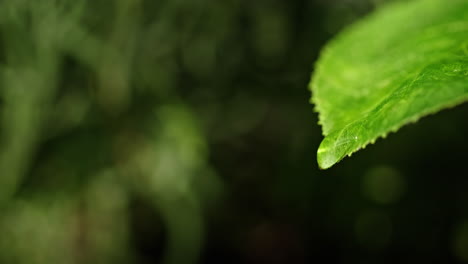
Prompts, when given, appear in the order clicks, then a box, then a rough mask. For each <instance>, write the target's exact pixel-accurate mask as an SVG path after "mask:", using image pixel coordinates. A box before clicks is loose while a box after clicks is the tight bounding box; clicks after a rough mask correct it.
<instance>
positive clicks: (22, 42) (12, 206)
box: [0, 0, 468, 264]
mask: <svg viewBox="0 0 468 264" xmlns="http://www.w3.org/2000/svg"><path fill="white" fill-rule="evenodd" d="M12 2H14V1H12ZM77 2H79V1H77ZM384 2H385V1H371V0H329V1H326V0H308V1H307V0H290V1H275V0H255V1H247V0H245V1H242V0H223V1H217V0H198V1H196V0H185V1H182V0H165V1H163V0H161V1H149V0H140V1H137V0H118V1H105V0H97V1H84V3H85V5H84V8H83V9H81V11H79V12H78V13H79V14H80V15H79V16H78V19H77V21H78V22H76V23H77V25H78V27H79V28H80V29H82V30H84V31H85V32H88V34H89V36H91V37H82V36H81V35H79V34H78V33H76V32H78V31H73V30H70V31H65V32H66V33H65V34H64V35H65V40H60V41H56V42H54V41H53V40H50V41H49V39H53V37H51V36H54V34H56V33H57V32H59V30H60V28H61V25H65V24H66V23H65V22H64V21H68V20H67V19H68V18H70V17H72V16H73V15H72V14H73V12H72V11H70V10H74V9H73V8H74V7H73V1H66V0H62V1H51V0H50V1H49V0H42V1H17V2H15V3H10V4H2V6H1V8H0V13H1V14H2V19H0V24H1V28H0V51H1V52H0V63H1V65H2V67H0V72H1V73H2V74H1V76H2V77H1V78H0V80H1V81H2V84H1V86H0V92H1V95H0V96H1V98H0V99H1V100H0V113H1V128H2V130H1V131H2V133H0V136H1V137H0V142H1V143H2V145H3V148H2V147H1V146H2V145H0V177H1V179H2V180H0V192H1V193H2V196H1V206H0V230H1V231H0V234H1V235H0V263H28V264H31V263H32V264H34V263H38V264H40V263H233V264H234V263H463V262H468V208H467V204H468V192H467V189H468V179H467V175H468V169H467V168H466V162H467V154H466V151H467V147H468V144H467V141H466V135H468V126H467V122H466V121H467V117H468V115H467V113H468V108H467V107H468V106H467V105H466V104H465V105H462V106H458V107H456V108H453V109H449V110H445V111H442V112H440V113H438V114H436V115H433V116H430V117H426V118H423V119H422V120H420V121H419V122H418V123H416V124H410V125H407V126H405V127H403V128H402V129H401V130H400V131H398V132H397V133H394V134H391V135H389V137H388V138H386V139H384V140H382V139H380V140H378V141H377V143H376V144H375V145H371V146H368V147H367V148H366V149H365V150H362V151H359V152H358V153H356V154H354V155H353V156H352V157H351V158H345V159H344V160H343V161H342V162H340V163H339V164H337V165H335V166H334V167H332V168H331V169H329V170H325V171H320V170H319V169H318V166H317V164H316V150H317V148H318V145H319V144H320V141H321V140H322V135H321V129H320V126H319V125H318V124H317V121H318V120H317V114H316V113H314V111H313V106H312V105H311V104H310V103H309V98H310V92H309V90H308V88H307V87H308V83H309V81H310V76H311V73H312V72H313V70H314V67H313V65H314V63H315V61H316V60H317V58H318V56H319V53H320V50H321V49H322V48H323V46H324V44H325V43H326V42H327V41H328V40H329V39H330V38H332V37H333V36H334V35H335V34H337V33H338V32H339V31H340V30H341V29H342V28H343V27H345V26H347V25H348V24H350V23H352V22H353V21H355V20H356V19H359V18H360V17H362V16H364V15H366V14H367V13H369V12H371V11H372V10H374V9H376V8H380V7H381V6H382V5H383V4H384ZM70 3H72V4H70ZM37 10H42V11H40V12H39V11H37ZM2 12H3V13H2ZM35 12H37V13H38V15H37V14H36V15H35ZM41 12H42V13H41ZM54 15H56V17H57V18H56V20H53V18H54ZM50 17H52V18H51V19H52V20H51V21H52V22H51V24H47V21H49V20H48V19H49V18H50ZM43 21H45V22H44V23H42V22H43ZM42 24H44V25H42ZM41 27H43V28H41ZM50 32H52V33H50ZM91 40H92V41H91ZM42 41H44V43H46V44H45V45H46V46H47V47H51V48H50V50H49V49H48V48H47V47H46V48H43V47H42V46H41V45H42V44H41V43H42ZM93 41H94V42H93ZM51 43H56V44H54V45H52V44H51ZM96 43H102V44H100V45H101V46H99V45H98V44H96ZM365 43H366V40H365V39H364V40H363V45H365ZM98 46H99V47H98ZM55 51H57V54H58V55H56V56H55V57H53V56H52V55H50V54H53V52H55ZM49 58H52V59H50V61H49ZM48 67H50V69H55V71H52V73H50V72H49V71H47V70H44V69H49V68H48ZM376 70H378V69H376ZM11 72H14V73H18V74H17V75H14V74H13V75H9V74H11ZM30 73H33V75H31V76H36V75H34V74H37V76H39V77H31V79H28V78H29V77H28V76H30V75H28V74H30ZM11 76H13V77H11ZM44 76H45V77H44ZM9 78H10V79H9ZM34 78H36V79H34ZM41 81H42V82H41ZM52 86H53V87H55V88H54V89H49V88H47V87H52ZM41 89H43V90H41ZM12 90H13V91H15V92H13V93H12V92H11V91H12ZM18 91H24V92H18ZM12 94H14V96H12ZM343 111H346V109H343Z"/></svg>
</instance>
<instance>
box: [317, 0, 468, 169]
mask: <svg viewBox="0 0 468 264" xmlns="http://www.w3.org/2000/svg"><path fill="white" fill-rule="evenodd" d="M310 89H311V91H312V100H311V101H312V102H313V103H314V104H315V109H316V110H317V111H318V112H319V123H320V124H321V125H322V130H323V134H324V136H325V138H324V140H323V141H322V143H321V144H320V147H319V149H318V152H317V161H318V164H319V166H320V168H322V169H327V168H329V167H331V166H333V165H334V164H335V163H337V162H338V161H340V160H341V159H342V158H344V157H345V156H346V155H351V154H352V153H353V152H356V151H357V150H359V149H361V148H363V147H365V146H366V145H367V144H369V143H373V142H374V141H375V140H376V139H377V138H379V137H385V136H386V135H387V133H389V132H394V131H396V130H398V129H399V128H400V127H401V126H403V125H405V124H407V123H409V122H413V121H416V120H418V119H419V118H421V117H422V116H425V115H428V114H431V113H435V112H437V111H440V110H442V109H444V108H447V107H452V106H455V105H457V104H461V103H463V102H466V101H467V100H468V1H466V0H414V1H410V2H404V1H403V2H397V3H393V4H389V5H387V6H384V7H382V8H381V9H379V10H378V11H376V12H374V13H373V14H371V15H370V16H368V17H366V18H364V19H362V20H361V21H359V22H357V23H355V24H354V25H352V26H350V27H349V28H347V29H346V30H344V31H343V32H342V33H341V34H339V35H338V36H337V37H336V38H335V39H333V40H332V41H331V42H330V43H329V44H328V45H327V46H326V47H325V49H324V50H323V51H322V54H321V56H320V59H319V61H318V63H317V65H316V70H315V73H314V75H313V77H312V81H311V83H310Z"/></svg>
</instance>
